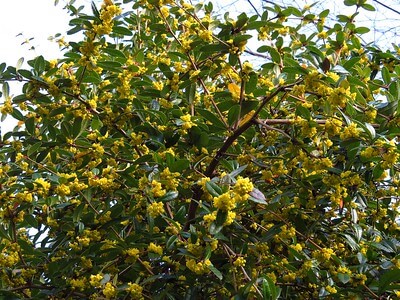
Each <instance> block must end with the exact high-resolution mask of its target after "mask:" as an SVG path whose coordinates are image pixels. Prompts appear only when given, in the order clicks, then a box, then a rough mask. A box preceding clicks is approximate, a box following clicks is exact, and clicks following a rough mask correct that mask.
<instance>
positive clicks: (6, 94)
mask: <svg viewBox="0 0 400 300" xmlns="http://www.w3.org/2000/svg"><path fill="white" fill-rule="evenodd" d="M2 91H3V97H4V98H8V97H9V96H10V86H9V85H8V82H7V81H6V82H3V89H2Z"/></svg>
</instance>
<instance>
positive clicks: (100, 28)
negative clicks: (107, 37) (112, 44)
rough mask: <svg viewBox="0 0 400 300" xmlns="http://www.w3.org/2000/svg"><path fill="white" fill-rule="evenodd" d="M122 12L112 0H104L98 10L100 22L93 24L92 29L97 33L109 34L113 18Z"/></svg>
mask: <svg viewBox="0 0 400 300" xmlns="http://www.w3.org/2000/svg"><path fill="white" fill-rule="evenodd" d="M121 12H122V10H121V8H120V7H118V6H117V5H115V4H114V3H113V1H112V0H104V2H103V5H102V6H101V11H100V20H101V24H95V25H93V31H94V32H95V33H96V34H98V35H104V34H110V33H111V32H112V28H113V25H114V22H113V19H114V17H115V16H117V15H119V14H120V13H121Z"/></svg>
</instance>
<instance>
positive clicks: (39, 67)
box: [33, 55, 46, 74]
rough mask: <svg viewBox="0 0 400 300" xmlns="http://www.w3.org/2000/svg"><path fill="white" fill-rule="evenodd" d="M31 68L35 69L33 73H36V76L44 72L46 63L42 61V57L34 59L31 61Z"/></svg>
mask: <svg viewBox="0 0 400 300" xmlns="http://www.w3.org/2000/svg"><path fill="white" fill-rule="evenodd" d="M33 68H34V69H35V71H37V72H38V74H41V73H43V72H44V70H45V68H46V61H45V60H44V57H43V56H42V55H40V56H38V57H36V58H35V59H34V60H33Z"/></svg>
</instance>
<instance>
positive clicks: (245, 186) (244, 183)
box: [233, 176, 254, 202]
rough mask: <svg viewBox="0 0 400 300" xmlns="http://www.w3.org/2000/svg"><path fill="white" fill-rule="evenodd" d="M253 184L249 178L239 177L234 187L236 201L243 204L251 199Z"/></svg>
mask: <svg viewBox="0 0 400 300" xmlns="http://www.w3.org/2000/svg"><path fill="white" fill-rule="evenodd" d="M253 188H254V186H253V183H252V182H251V181H250V179H249V178H243V177H241V176H239V177H238V179H237V180H236V183H235V185H234V187H233V192H234V193H235V197H236V201H237V202H243V201H246V200H247V199H248V198H249V193H250V192H251V191H252V190H253Z"/></svg>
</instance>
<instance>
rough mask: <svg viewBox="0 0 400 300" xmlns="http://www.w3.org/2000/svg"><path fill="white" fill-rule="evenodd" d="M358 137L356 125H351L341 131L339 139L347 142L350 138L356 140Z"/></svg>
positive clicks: (358, 132)
mask: <svg viewBox="0 0 400 300" xmlns="http://www.w3.org/2000/svg"><path fill="white" fill-rule="evenodd" d="M359 136H360V131H359V129H358V128H357V124H356V123H351V124H350V125H348V126H346V127H345V128H344V129H343V131H342V132H341V133H340V138H341V139H342V140H348V139H351V138H357V137H359Z"/></svg>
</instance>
